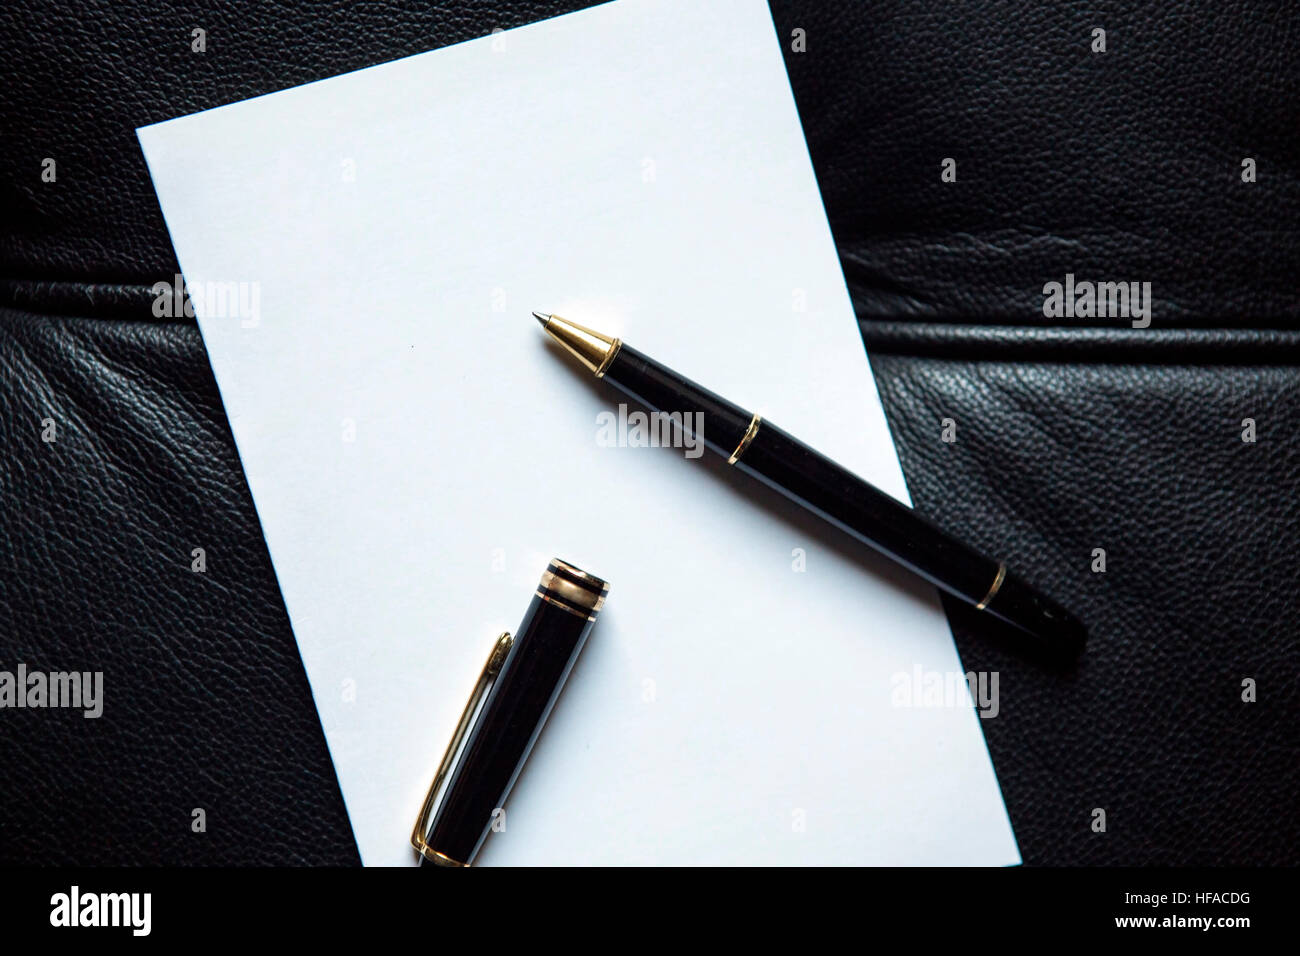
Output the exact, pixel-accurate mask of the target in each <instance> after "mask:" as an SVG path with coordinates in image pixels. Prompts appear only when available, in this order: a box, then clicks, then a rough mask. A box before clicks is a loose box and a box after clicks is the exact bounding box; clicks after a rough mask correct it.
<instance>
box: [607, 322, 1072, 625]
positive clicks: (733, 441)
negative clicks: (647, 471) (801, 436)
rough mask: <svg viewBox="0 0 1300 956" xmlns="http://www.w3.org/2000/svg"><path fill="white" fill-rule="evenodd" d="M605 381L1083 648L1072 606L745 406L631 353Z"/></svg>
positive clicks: (827, 514)
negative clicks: (696, 424)
mask: <svg viewBox="0 0 1300 956" xmlns="http://www.w3.org/2000/svg"><path fill="white" fill-rule="evenodd" d="M604 380H605V381H607V382H609V383H610V384H611V385H613V386H614V387H616V388H617V389H619V390H620V391H622V392H623V393H624V394H626V395H628V396H630V397H632V398H634V399H636V400H637V401H639V402H640V403H641V404H643V405H645V406H647V407H648V408H650V409H652V410H655V411H666V412H669V413H672V412H678V411H681V412H686V413H690V412H702V413H703V418H702V419H693V418H692V417H691V416H690V415H689V414H687V415H683V416H682V418H683V421H684V422H687V423H689V422H692V421H695V420H698V421H702V423H703V427H702V429H701V431H702V434H698V435H696V436H695V437H696V438H697V439H698V440H701V441H702V442H703V444H704V445H705V446H706V447H707V448H709V449H710V450H712V451H713V452H714V453H716V454H718V455H721V456H723V457H725V458H727V460H728V461H729V462H730V463H731V464H733V465H734V466H735V467H737V468H739V469H740V470H741V471H743V472H746V473H747V474H749V475H751V476H753V477H754V478H756V479H758V480H759V481H761V482H762V483H763V484H765V485H767V486H768V487H770V488H772V489H773V490H775V491H777V492H779V493H780V494H782V495H784V496H785V497H786V498H788V499H790V500H792V501H794V502H796V503H798V504H799V505H801V506H802V507H804V508H805V509H807V510H809V511H811V512H813V513H814V514H817V515H819V516H820V517H822V518H823V519H825V520H826V521H829V522H830V523H831V524H833V525H835V526H836V527H838V528H840V529H841V530H843V531H844V532H846V533H847V534H849V535H851V536H852V537H854V538H856V539H858V540H859V541H861V542H863V543H864V544H866V545H868V546H870V547H872V548H874V549H876V550H877V551H880V552H882V553H884V554H885V555H887V556H888V557H890V558H892V559H893V560H894V561H896V562H898V563H899V564H902V565H903V566H904V567H906V568H908V569H910V570H911V571H913V572H914V573H916V574H918V575H920V576H921V577H922V578H924V579H925V580H927V581H929V582H930V583H932V584H934V585H935V586H936V587H938V588H939V589H941V590H943V591H946V592H948V593H949V594H952V595H954V596H956V597H958V598H961V599H962V600H963V601H965V602H967V603H969V604H972V605H975V606H976V607H977V608H979V609H981V610H986V611H987V612H988V613H990V614H993V615H994V616H996V617H998V618H1000V619H1002V620H1003V621H1005V622H1006V623H1008V624H1011V625H1012V626H1014V627H1016V628H1018V629H1019V630H1021V631H1024V632H1027V633H1029V634H1033V635H1035V636H1043V635H1049V636H1051V637H1053V638H1055V639H1058V640H1059V641H1060V642H1061V645H1062V647H1067V648H1074V647H1077V646H1078V645H1079V644H1081V643H1082V641H1083V639H1084V636H1085V635H1084V630H1083V627H1082V625H1081V624H1080V623H1079V622H1078V621H1077V620H1075V619H1074V618H1073V617H1072V616H1071V615H1070V614H1069V613H1068V612H1067V611H1066V610H1065V609H1064V608H1062V607H1060V606H1059V605H1057V604H1056V603H1054V602H1053V601H1051V600H1050V599H1049V598H1047V597H1046V596H1045V595H1042V594H1040V593H1039V592H1038V591H1036V590H1035V589H1033V588H1032V587H1030V586H1029V585H1028V584H1026V583H1024V582H1023V581H1021V580H1019V579H1018V578H1017V577H1015V575H1013V574H1010V573H1008V572H1007V571H1006V568H1005V566H1004V565H1003V564H1002V562H999V561H995V560H993V559H991V558H988V557H986V556H984V555H982V554H980V553H979V552H978V551H976V550H975V549H973V548H971V547H970V546H969V545H967V544H965V543H964V542H962V541H960V540H959V539H957V538H955V537H953V536H952V535H950V534H948V533H947V532H946V531H943V530H942V529H941V528H939V527H937V526H935V525H934V524H932V523H930V522H929V521H928V520H926V519H925V518H923V517H922V516H921V515H919V514H917V513H916V511H914V510H913V509H911V508H909V507H907V506H906V505H904V504H902V503H900V502H898V501H897V500H895V499H894V498H893V497H892V496H890V495H887V494H885V493H884V492H883V491H881V490H880V489H878V488H876V487H874V486H873V485H871V484H869V483H868V482H866V481H863V480H862V479H861V478H859V477H858V476H857V475H855V474H853V473H852V472H851V471H849V470H848V469H846V468H843V467H841V466H840V465H838V464H836V463H835V462H834V461H831V460H830V459H829V458H827V457H826V456H825V455H823V454H821V453H820V452H817V451H815V450H814V449H812V448H810V447H808V446H807V445H806V444H804V443H803V442H801V441H799V440H798V439H797V438H795V437H793V436H792V435H790V434H788V433H786V432H784V431H782V430H781V429H780V428H777V427H776V426H775V425H773V424H771V423H770V422H767V421H759V420H758V419H757V418H756V417H755V416H754V415H752V414H751V413H750V412H748V411H746V410H745V409H743V408H741V407H740V406H738V405H735V404H734V403H732V402H729V401H727V400H726V399H724V398H722V397H720V396H718V395H716V394H714V393H713V392H710V391H708V390H707V389H705V388H702V387H700V386H699V385H696V384H695V383H694V382H692V381H691V380H690V379H687V378H685V377H683V376H681V375H678V374H677V373H676V372H673V371H672V370H671V369H668V368H666V367H664V366H663V365H661V364H659V363H658V362H656V361H654V360H653V359H651V358H649V357H647V356H646V355H644V354H642V353H641V352H638V351H637V350H636V349H633V348H630V347H629V346H627V345H626V344H622V345H621V346H620V347H619V350H618V352H617V354H616V355H615V356H614V357H613V359H612V361H610V363H609V365H608V367H607V368H606V369H605V372H604Z"/></svg>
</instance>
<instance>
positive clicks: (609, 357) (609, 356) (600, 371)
mask: <svg viewBox="0 0 1300 956" xmlns="http://www.w3.org/2000/svg"><path fill="white" fill-rule="evenodd" d="M622 347H623V340H622V339H615V340H614V344H613V345H611V346H610V347H609V351H608V352H606V353H605V358H604V359H603V360H602V361H601V363H600V364H599V365H597V366H596V378H604V377H605V371H606V369H608V368H609V366H610V363H611V362H613V361H614V359H615V358H616V357H617V356H618V350H619V349H621V348H622Z"/></svg>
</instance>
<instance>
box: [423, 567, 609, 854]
mask: <svg viewBox="0 0 1300 956" xmlns="http://www.w3.org/2000/svg"><path fill="white" fill-rule="evenodd" d="M608 593H609V585H608V584H607V583H606V582H605V581H603V580H601V579H600V578H598V577H596V576H595V575H592V574H588V573H587V572H586V571H583V570H582V569H580V568H576V567H574V566H573V565H572V564H569V563H568V562H567V561H561V560H560V559H559V558H555V559H554V560H552V561H551V563H550V564H549V565H547V567H546V571H545V573H543V574H542V579H541V583H539V584H538V585H537V590H536V592H535V593H534V594H533V599H532V601H531V602H530V603H529V605H528V610H527V611H526V612H525V613H524V619H523V622H522V623H521V624H520V625H519V629H518V630H517V631H516V632H515V635H514V637H511V636H510V634H509V633H505V634H502V635H501V636H500V637H498V638H497V640H496V643H495V644H494V645H493V647H492V653H491V655H490V656H489V657H488V661H487V663H486V664H485V665H483V672H482V673H481V674H480V675H479V679H478V682H477V683H476V684H475V685H474V691H473V693H471V694H470V698H469V702H468V703H467V704H466V705H465V709H464V710H463V711H462V712H461V715H460V722H459V723H458V724H457V725H456V731H455V733H454V734H452V738H451V743H450V744H448V745H447V750H446V751H445V752H444V753H443V755H442V763H441V764H439V766H438V770H437V772H436V773H435V774H434V775H433V783H432V784H430V785H429V792H428V795H427V796H425V798H424V805H423V806H422V807H421V808H420V816H419V818H418V819H417V820H416V821H415V828H414V829H413V830H412V831H411V846H413V847H414V848H415V849H416V850H417V851H418V852H419V854H420V864H421V865H422V866H441V867H460V866H469V865H470V863H471V862H472V861H473V859H474V856H475V854H477V853H478V851H479V848H480V847H481V846H482V845H483V841H484V840H485V839H487V835H488V832H489V831H490V830H492V829H493V827H494V824H495V823H496V822H497V821H498V820H500V821H502V822H504V818H503V817H502V816H501V814H503V813H504V810H503V807H504V805H505V801H506V796H507V795H508V794H509V793H510V789H511V788H512V787H513V786H514V785H515V779H516V778H517V777H518V776H519V772H520V771H521V770H523V767H524V761H525V760H527V759H528V755H529V753H530V752H531V751H532V749H533V744H534V743H536V742H537V737H538V735H539V734H540V733H541V732H542V725H543V724H544V723H546V718H547V716H549V715H550V713H551V708H552V707H554V706H555V701H556V699H557V698H558V697H559V696H560V690H561V688H563V687H564V682H565V680H567V679H568V676H569V671H570V670H572V669H573V665H574V662H576V661H577V659H578V652H579V651H581V650H582V646H583V644H585V643H586V641H587V635H588V634H589V633H591V628H592V624H593V623H594V622H595V620H596V615H598V614H599V613H600V609H601V608H602V607H604V605H605V596H606V595H607V594H608ZM480 704H481V705H482V706H481V707H480ZM444 782H445V783H446V786H445V787H444V786H443V784H444ZM439 793H441V794H442V799H441V800H439V799H438V795H439Z"/></svg>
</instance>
